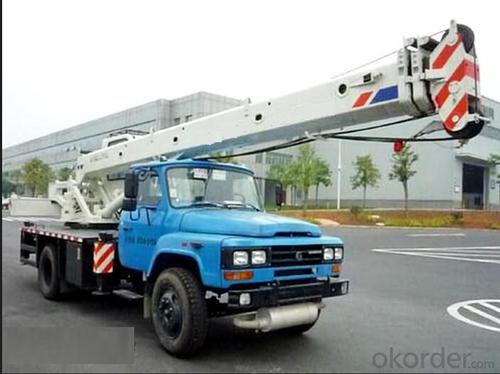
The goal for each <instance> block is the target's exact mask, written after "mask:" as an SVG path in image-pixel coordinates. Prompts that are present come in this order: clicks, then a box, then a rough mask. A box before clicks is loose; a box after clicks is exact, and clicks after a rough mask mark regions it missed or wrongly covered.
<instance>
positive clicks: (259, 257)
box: [252, 251, 266, 265]
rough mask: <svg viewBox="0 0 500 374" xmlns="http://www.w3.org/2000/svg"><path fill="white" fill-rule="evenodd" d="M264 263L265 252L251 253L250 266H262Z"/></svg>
mask: <svg viewBox="0 0 500 374" xmlns="http://www.w3.org/2000/svg"><path fill="white" fill-rule="evenodd" d="M265 263H266V251H252V265H262V264H265Z"/></svg>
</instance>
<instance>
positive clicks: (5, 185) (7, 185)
mask: <svg viewBox="0 0 500 374" xmlns="http://www.w3.org/2000/svg"><path fill="white" fill-rule="evenodd" d="M15 190H16V185H15V184H14V183H13V182H11V180H10V179H9V177H8V174H7V173H2V196H4V197H7V196H9V195H10V194H11V193H12V192H14V191H15Z"/></svg>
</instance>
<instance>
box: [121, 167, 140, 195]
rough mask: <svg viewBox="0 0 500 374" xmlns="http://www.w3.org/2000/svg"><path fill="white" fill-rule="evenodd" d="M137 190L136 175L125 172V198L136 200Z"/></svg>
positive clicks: (137, 181)
mask: <svg viewBox="0 0 500 374" xmlns="http://www.w3.org/2000/svg"><path fill="white" fill-rule="evenodd" d="M138 188H139V177H138V175H137V174H136V173H134V172H127V173H126V174H125V187H124V193H125V197H126V198H131V199H135V198H137V192H138Z"/></svg>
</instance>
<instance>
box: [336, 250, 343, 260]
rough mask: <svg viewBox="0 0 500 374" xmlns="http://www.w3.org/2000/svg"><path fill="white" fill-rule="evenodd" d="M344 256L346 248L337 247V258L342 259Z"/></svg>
mask: <svg viewBox="0 0 500 374" xmlns="http://www.w3.org/2000/svg"><path fill="white" fill-rule="evenodd" d="M343 258H344V248H342V247H336V248H335V260H342V259H343Z"/></svg>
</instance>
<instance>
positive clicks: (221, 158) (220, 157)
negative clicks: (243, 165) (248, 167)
mask: <svg viewBox="0 0 500 374" xmlns="http://www.w3.org/2000/svg"><path fill="white" fill-rule="evenodd" d="M213 157H214V158H215V159H216V161H218V162H225V163H227V164H235V165H238V162H236V160H235V158H234V157H233V156H231V155H226V154H224V153H223V152H217V153H215V154H214V156H213Z"/></svg>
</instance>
